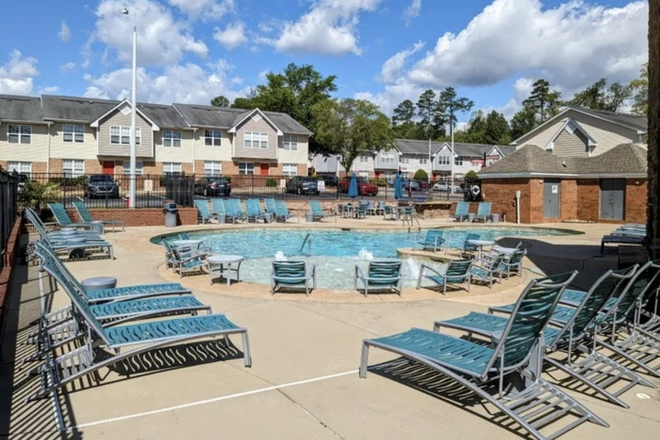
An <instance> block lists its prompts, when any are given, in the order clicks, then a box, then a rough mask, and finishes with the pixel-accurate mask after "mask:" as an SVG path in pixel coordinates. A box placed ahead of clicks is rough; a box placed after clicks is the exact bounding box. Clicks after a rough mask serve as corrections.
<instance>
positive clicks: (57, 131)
mask: <svg viewBox="0 0 660 440" xmlns="http://www.w3.org/2000/svg"><path fill="white" fill-rule="evenodd" d="M132 111H133V108H132V105H131V103H130V102H129V101H128V100H124V101H113V100H102V99H89V98H83V97H69V96H53V95H43V96H41V97H40V98H37V97H29V96H14V95H0V166H2V167H3V168H4V169H8V170H10V171H11V170H17V171H18V172H21V173H46V172H49V173H64V174H67V175H70V176H72V177H75V176H82V175H89V174H99V173H107V174H122V173H124V174H125V173H127V172H128V169H129V164H128V163H129V159H130V127H131V114H132ZM311 134H312V133H311V132H310V131H309V130H308V129H307V128H305V127H304V126H302V125H301V124H299V123H298V122H296V121H295V120H294V119H293V118H291V117H290V116H289V115H287V114H283V113H277V112H264V111H261V110H259V109H254V110H241V109H233V108H218V107H211V106H202V105H191V104H172V105H159V104H149V103H138V105H137V110H136V133H135V142H136V156H137V163H136V172H137V173H138V174H164V173H195V174H206V175H219V174H261V175H290V176H293V175H306V174H307V156H308V140H309V136H310V135H311Z"/></svg>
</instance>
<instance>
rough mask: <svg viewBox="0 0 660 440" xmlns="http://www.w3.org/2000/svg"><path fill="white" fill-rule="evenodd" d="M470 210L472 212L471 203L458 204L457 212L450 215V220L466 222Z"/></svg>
mask: <svg viewBox="0 0 660 440" xmlns="http://www.w3.org/2000/svg"><path fill="white" fill-rule="evenodd" d="M469 210H470V203H469V202H456V211H454V213H453V214H449V218H450V219H454V220H455V221H459V222H462V221H464V220H467V218H468V211H469Z"/></svg>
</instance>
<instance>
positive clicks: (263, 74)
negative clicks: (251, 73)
mask: <svg viewBox="0 0 660 440" xmlns="http://www.w3.org/2000/svg"><path fill="white" fill-rule="evenodd" d="M269 73H270V70H262V71H261V72H259V74H258V75H257V78H259V81H261V82H266V80H267V78H266V75H268V74H269Z"/></svg>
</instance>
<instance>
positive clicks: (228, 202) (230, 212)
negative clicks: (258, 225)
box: [220, 199, 247, 223]
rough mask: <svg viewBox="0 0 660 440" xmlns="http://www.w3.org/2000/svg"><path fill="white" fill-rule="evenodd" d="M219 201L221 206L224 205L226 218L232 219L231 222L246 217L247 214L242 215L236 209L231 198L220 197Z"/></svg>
mask: <svg viewBox="0 0 660 440" xmlns="http://www.w3.org/2000/svg"><path fill="white" fill-rule="evenodd" d="M220 203H222V206H223V207H224V211H225V215H226V216H227V218H230V219H232V223H236V222H237V221H242V220H246V219H247V216H244V215H243V214H242V213H241V212H240V211H239V210H237V209H236V204H235V203H234V202H233V200H232V199H220ZM239 203H240V201H239Z"/></svg>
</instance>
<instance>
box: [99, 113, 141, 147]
mask: <svg viewBox="0 0 660 440" xmlns="http://www.w3.org/2000/svg"><path fill="white" fill-rule="evenodd" d="M113 125H117V126H120V127H130V126H131V113H130V112H128V113H127V114H125V115H124V114H123V113H122V112H121V111H119V110H117V111H115V113H113V114H111V115H110V116H109V117H107V118H106V119H104V120H103V121H101V123H100V124H99V142H98V155H99V156H126V157H129V156H130V154H131V147H130V145H118V144H111V143H110V127H111V126H113ZM136 126H137V127H139V128H140V129H141V138H140V145H137V146H136V155H137V157H141V158H145V157H147V158H152V157H153V145H154V133H153V131H152V128H151V124H149V122H148V121H147V120H146V119H144V118H143V117H142V115H141V114H140V113H138V114H137V118H136Z"/></svg>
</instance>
